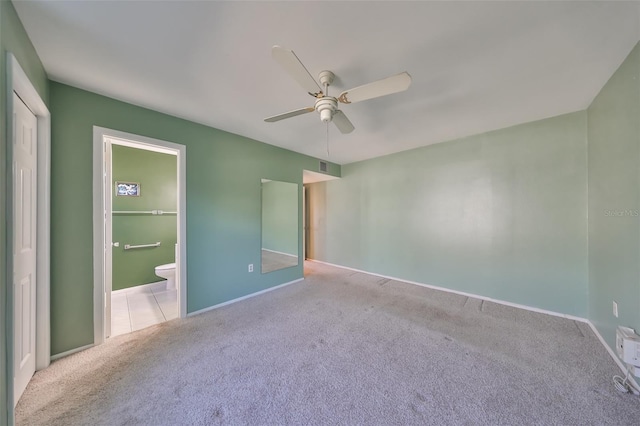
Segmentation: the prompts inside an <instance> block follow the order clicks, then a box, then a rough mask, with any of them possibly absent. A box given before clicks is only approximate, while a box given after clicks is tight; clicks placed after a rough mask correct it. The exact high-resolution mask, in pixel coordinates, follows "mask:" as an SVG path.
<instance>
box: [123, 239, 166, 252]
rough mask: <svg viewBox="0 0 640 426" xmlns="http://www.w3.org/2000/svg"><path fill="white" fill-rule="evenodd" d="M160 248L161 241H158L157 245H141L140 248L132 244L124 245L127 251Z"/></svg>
mask: <svg viewBox="0 0 640 426" xmlns="http://www.w3.org/2000/svg"><path fill="white" fill-rule="evenodd" d="M159 246H160V241H158V242H157V243H153V244H141V245H138V246H132V245H131V244H125V245H124V249H125V250H129V249H137V248H147V247H159Z"/></svg>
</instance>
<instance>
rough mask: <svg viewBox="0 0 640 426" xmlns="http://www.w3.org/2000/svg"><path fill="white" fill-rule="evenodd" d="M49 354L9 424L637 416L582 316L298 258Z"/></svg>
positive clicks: (632, 420) (546, 420)
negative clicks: (268, 283)
mask: <svg viewBox="0 0 640 426" xmlns="http://www.w3.org/2000/svg"><path fill="white" fill-rule="evenodd" d="M306 270H307V275H306V279H305V281H304V282H300V283H296V284H293V285H290V286H287V287H284V288H282V289H278V290H275V291H273V292H270V293H267V294H264V295H261V296H258V297H255V298H251V299H248V300H245V301H242V302H239V303H236V304H233V305H229V306H226V307H224V308H220V309H216V310H214V311H211V312H208V313H205V314H202V315H198V316H196V317H193V318H188V319H186V320H174V321H170V322H167V323H164V324H161V325H158V326H153V327H151V328H148V329H145V330H142V331H139V332H135V333H132V334H129V335H123V336H118V337H115V338H113V339H110V340H109V341H108V342H107V343H105V344H104V345H101V346H99V347H95V348H92V349H89V350H86V351H84V352H81V353H78V354H75V355H72V356H69V357H67V358H64V359H61V360H59V361H57V362H54V363H53V364H52V365H51V367H49V368H48V369H46V370H44V371H41V372H38V373H37V374H36V375H35V377H34V378H33V380H32V382H31V383H30V384H29V386H28V388H27V390H26V392H25V394H24V396H23V398H22V399H21V401H20V403H19V404H18V407H17V413H16V414H17V423H18V424H19V425H209V424H246V425H262V424H265V425H266V424H269V425H272V424H294V425H300V424H327V425H329V424H330V425H338V424H362V425H376V424H378V425H391V424H395V425H400V424H402V425H404V424H422V425H424V424H427V425H448V424H450V425H525V424H526V425H529V424H536V425H637V424H638V422H639V420H638V419H639V418H640V417H639V413H640V402H639V400H638V398H637V397H633V396H631V395H625V394H619V393H617V392H616V391H615V390H614V388H613V386H612V384H611V376H612V375H614V374H617V373H619V371H618V369H617V367H616V366H615V364H614V362H613V361H612V360H611V358H610V357H609V355H608V354H607V352H606V351H605V349H604V348H603V347H602V345H601V344H600V343H599V342H598V340H597V339H596V337H595V336H594V335H593V333H592V332H591V330H590V329H589V327H588V326H587V325H585V324H583V323H579V322H574V321H571V320H566V319H561V318H557V317H552V316H546V315H541V314H536V313H531V312H527V311H522V310H518V309H514V308H509V307H505V306H502V305H497V304H494V303H489V302H482V301H480V300H476V299H471V298H467V297H463V296H458V295H453V294H448V293H443V292H438V291H434V290H429V289H425V288H421V287H418V286H413V285H410V284H405V283H400V282H396V281H390V280H387V279H381V278H378V277H374V276H370V275H366V274H361V273H353V272H351V271H347V270H343V269H338V268H333V267H329V266H326V265H321V264H318V263H307V265H306Z"/></svg>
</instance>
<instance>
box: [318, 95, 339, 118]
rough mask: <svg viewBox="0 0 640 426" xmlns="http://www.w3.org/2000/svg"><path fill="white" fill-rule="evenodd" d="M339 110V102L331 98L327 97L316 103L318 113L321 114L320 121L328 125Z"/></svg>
mask: <svg viewBox="0 0 640 426" xmlns="http://www.w3.org/2000/svg"><path fill="white" fill-rule="evenodd" d="M337 109H338V100H337V99H336V98H333V97H331V96H325V97H323V98H320V99H318V100H317V101H316V111H318V112H319V113H320V120H322V121H323V122H324V123H328V122H329V121H331V119H332V118H333V114H334V113H335V112H336V110H337Z"/></svg>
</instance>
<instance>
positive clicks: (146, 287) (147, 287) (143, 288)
mask: <svg viewBox="0 0 640 426" xmlns="http://www.w3.org/2000/svg"><path fill="white" fill-rule="evenodd" d="M166 289H167V281H166V280H162V281H158V282H155V283H149V284H141V285H137V286H134V287H127V288H123V289H120V290H113V291H111V296H117V295H119V294H133V293H145V292H148V291H154V290H155V291H163V290H166Z"/></svg>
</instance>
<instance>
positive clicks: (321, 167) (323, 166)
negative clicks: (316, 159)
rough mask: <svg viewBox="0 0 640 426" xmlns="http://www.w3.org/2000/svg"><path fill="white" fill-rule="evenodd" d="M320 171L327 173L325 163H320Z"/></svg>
mask: <svg viewBox="0 0 640 426" xmlns="http://www.w3.org/2000/svg"><path fill="white" fill-rule="evenodd" d="M320 171H321V172H324V173H327V162H326V161H321V162H320Z"/></svg>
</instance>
